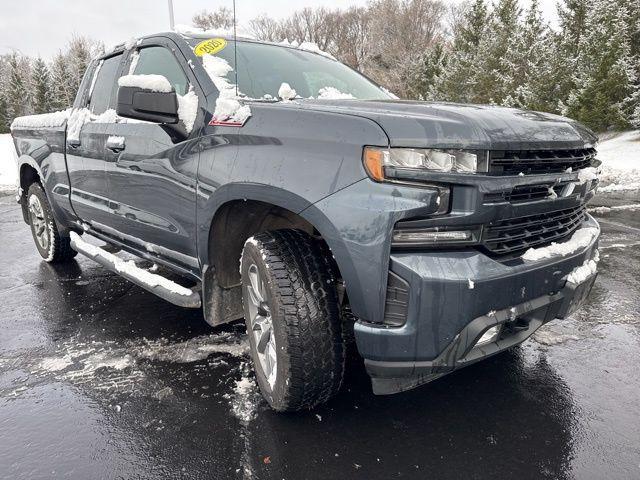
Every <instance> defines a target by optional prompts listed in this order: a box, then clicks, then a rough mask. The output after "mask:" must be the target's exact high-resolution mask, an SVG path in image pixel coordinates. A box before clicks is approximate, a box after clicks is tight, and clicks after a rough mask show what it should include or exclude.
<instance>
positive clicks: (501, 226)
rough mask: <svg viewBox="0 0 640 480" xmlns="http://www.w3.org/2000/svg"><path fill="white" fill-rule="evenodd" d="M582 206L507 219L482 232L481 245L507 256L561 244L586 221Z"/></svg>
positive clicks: (489, 226) (497, 253)
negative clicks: (560, 242)
mask: <svg viewBox="0 0 640 480" xmlns="http://www.w3.org/2000/svg"><path fill="white" fill-rule="evenodd" d="M585 214H586V207H585V206H584V205H581V206H578V207H574V208H568V209H565V210H558V211H555V212H547V213H539V214H536V215H529V216H527V217H519V218H510V219H508V220H501V221H499V222H496V223H493V224H490V225H488V226H486V227H485V228H484V232H483V236H482V239H483V242H482V243H483V245H484V248H486V249H487V250H488V251H489V252H490V253H492V254H495V255H507V254H514V253H517V252H522V251H524V250H526V249H528V248H531V247H537V246H541V245H544V244H549V243H551V242H555V241H559V240H562V239H564V238H566V237H568V236H569V235H571V234H572V233H573V232H574V231H575V230H576V229H577V228H578V227H579V225H580V223H582V221H583V220H584V219H585Z"/></svg>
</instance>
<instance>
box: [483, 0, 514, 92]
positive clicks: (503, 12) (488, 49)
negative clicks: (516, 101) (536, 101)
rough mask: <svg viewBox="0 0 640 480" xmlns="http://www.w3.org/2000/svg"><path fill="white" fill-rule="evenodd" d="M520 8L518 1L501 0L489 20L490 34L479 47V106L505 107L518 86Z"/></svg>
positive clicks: (488, 33)
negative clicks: (517, 53)
mask: <svg viewBox="0 0 640 480" xmlns="http://www.w3.org/2000/svg"><path fill="white" fill-rule="evenodd" d="M519 19H520V7H519V5H518V0H500V1H499V2H498V4H497V5H496V6H495V7H494V10H493V12H492V13H491V15H490V17H489V22H488V30H487V34H486V35H484V36H483V37H482V40H481V41H480V44H479V48H478V59H477V74H476V75H477V85H476V88H475V99H474V101H476V102H478V103H497V104H502V103H503V102H504V100H505V99H506V98H507V96H508V95H510V94H512V91H511V90H510V89H511V86H512V85H513V84H514V83H515V81H514V79H513V78H512V76H513V74H514V71H513V69H514V64H513V59H514V56H516V53H515V51H514V49H515V41H514V40H515V39H516V38H517V36H518V33H519V27H520V24H519Z"/></svg>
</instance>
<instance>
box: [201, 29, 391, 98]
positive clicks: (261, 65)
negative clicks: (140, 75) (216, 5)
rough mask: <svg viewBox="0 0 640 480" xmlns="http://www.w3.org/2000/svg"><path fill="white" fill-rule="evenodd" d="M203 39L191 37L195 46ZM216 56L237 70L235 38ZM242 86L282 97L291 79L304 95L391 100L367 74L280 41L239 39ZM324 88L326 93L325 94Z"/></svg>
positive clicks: (246, 91)
mask: <svg viewBox="0 0 640 480" xmlns="http://www.w3.org/2000/svg"><path fill="white" fill-rule="evenodd" d="M202 40H203V39H191V40H189V43H190V45H191V46H192V47H195V46H196V45H197V44H198V43H200V42H202ZM214 56H216V57H219V58H222V59H224V60H226V61H227V63H228V64H229V65H230V66H231V67H232V68H233V69H234V70H235V56H234V48H233V42H232V41H229V42H228V43H227V44H226V46H225V47H224V48H223V49H222V50H220V51H218V52H216V53H215V54H214ZM237 58H238V65H239V69H238V89H239V90H240V92H242V93H243V94H244V95H247V96H248V97H251V98H264V97H265V96H267V97H266V98H269V96H271V97H273V98H278V90H279V89H280V86H281V85H282V84H283V83H288V84H289V85H290V86H291V88H293V89H294V90H295V91H296V93H297V94H298V95H299V96H301V97H304V98H309V97H314V98H317V97H319V96H320V97H323V96H325V97H326V98H328V97H329V95H326V92H331V93H333V98H336V92H335V90H338V92H339V93H340V94H345V95H344V96H343V97H342V98H349V96H351V97H353V98H356V99H362V100H389V98H391V97H390V96H389V95H388V94H387V93H385V92H384V91H383V90H381V89H380V88H379V87H378V86H377V85H375V84H374V83H372V82H371V81H369V80H367V79H366V78H365V77H363V76H362V75H360V74H359V73H357V72H356V71H354V70H352V69H350V68H349V67H347V66H346V65H343V64H342V63H340V62H338V61H335V60H332V59H330V58H326V57H324V56H321V55H318V54H315V53H310V52H306V51H303V50H299V49H296V48H286V47H280V46H276V45H267V44H262V43H253V42H243V41H239V42H238V45H237ZM227 79H228V80H229V81H230V82H235V75H234V74H233V73H229V74H228V75H227ZM323 92H324V94H323Z"/></svg>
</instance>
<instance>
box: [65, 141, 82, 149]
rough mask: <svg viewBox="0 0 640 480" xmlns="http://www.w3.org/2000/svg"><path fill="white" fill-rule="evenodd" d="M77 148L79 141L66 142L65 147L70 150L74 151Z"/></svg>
mask: <svg viewBox="0 0 640 480" xmlns="http://www.w3.org/2000/svg"><path fill="white" fill-rule="evenodd" d="M79 146H80V140H67V147H69V148H72V149H73V150H75V149H77V148H78V147H79Z"/></svg>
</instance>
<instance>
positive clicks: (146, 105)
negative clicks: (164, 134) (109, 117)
mask: <svg viewBox="0 0 640 480" xmlns="http://www.w3.org/2000/svg"><path fill="white" fill-rule="evenodd" d="M116 113H117V114H118V115H120V116H121V117H126V118H134V119H136V120H145V121H147V122H154V123H161V124H175V123H178V121H179V117H178V97H177V96H176V92H175V91H171V92H157V91H152V90H148V89H144V88H141V87H129V86H120V87H118V106H117V108H116Z"/></svg>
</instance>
